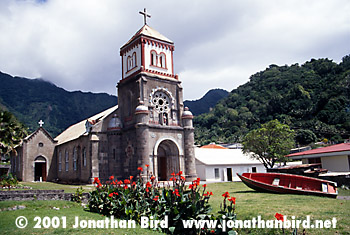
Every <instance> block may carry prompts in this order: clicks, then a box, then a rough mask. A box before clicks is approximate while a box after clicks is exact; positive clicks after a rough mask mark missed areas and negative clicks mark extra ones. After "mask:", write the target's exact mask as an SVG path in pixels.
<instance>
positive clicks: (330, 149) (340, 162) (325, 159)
mask: <svg viewBox="0 0 350 235" xmlns="http://www.w3.org/2000/svg"><path fill="white" fill-rule="evenodd" d="M286 157H289V158H290V159H292V160H302V162H303V164H309V163H321V164H322V168H324V169H327V170H329V171H331V172H350V143H342V144H336V145H331V146H327V147H323V148H317V149H311V150H308V151H304V152H299V153H293V154H289V155H287V156H286Z"/></svg>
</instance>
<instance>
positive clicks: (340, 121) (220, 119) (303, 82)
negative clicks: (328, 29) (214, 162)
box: [194, 56, 350, 144]
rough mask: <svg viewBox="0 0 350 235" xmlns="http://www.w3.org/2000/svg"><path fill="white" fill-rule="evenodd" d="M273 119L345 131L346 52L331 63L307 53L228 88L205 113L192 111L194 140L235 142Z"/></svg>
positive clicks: (349, 91) (319, 132)
mask: <svg viewBox="0 0 350 235" xmlns="http://www.w3.org/2000/svg"><path fill="white" fill-rule="evenodd" d="M272 119H278V120H279V121H280V122H283V123H286V124H288V125H290V126H291V128H293V129H295V130H296V132H297V134H298V133H299V132H300V133H302V132H305V130H309V131H311V132H313V133H314V134H316V136H317V137H318V138H328V139H331V140H334V141H340V140H342V139H345V138H349V137H350V56H345V57H344V58H343V59H342V62H341V63H339V64H337V63H334V62H333V61H331V60H329V59H318V60H315V59H312V60H311V61H308V62H306V63H304V64H303V65H299V64H294V65H291V66H287V65H285V66H277V65H270V66H269V68H267V69H266V70H264V71H261V72H258V73H256V74H254V75H252V76H251V77H250V81H249V82H247V83H246V84H244V85H242V86H240V87H238V88H237V89H234V90H233V91H231V92H230V94H229V95H228V96H227V97H226V98H224V99H222V100H221V101H220V102H219V103H218V104H217V105H216V106H215V107H214V109H212V110H211V111H210V112H209V113H205V114H202V115H200V116H197V117H195V119H194V124H195V127H196V129H195V139H196V141H197V144H206V143H209V142H239V141H240V140H241V138H242V137H243V136H244V135H245V134H246V133H248V132H249V130H252V129H256V128H259V127H260V125H261V124H262V123H265V122H268V121H270V120H272Z"/></svg>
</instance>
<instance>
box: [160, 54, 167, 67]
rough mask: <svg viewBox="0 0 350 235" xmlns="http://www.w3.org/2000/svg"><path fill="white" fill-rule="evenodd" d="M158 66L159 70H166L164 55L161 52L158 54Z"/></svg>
mask: <svg viewBox="0 0 350 235" xmlns="http://www.w3.org/2000/svg"><path fill="white" fill-rule="evenodd" d="M159 64H160V65H159V66H160V67H161V68H166V59H165V54H164V53H163V52H162V53H160V55H159Z"/></svg>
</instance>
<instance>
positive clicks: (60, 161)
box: [58, 151, 62, 171]
mask: <svg viewBox="0 0 350 235" xmlns="http://www.w3.org/2000/svg"><path fill="white" fill-rule="evenodd" d="M58 171H62V152H61V151H59V152H58Z"/></svg>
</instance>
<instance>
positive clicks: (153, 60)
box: [151, 50, 158, 66]
mask: <svg viewBox="0 0 350 235" xmlns="http://www.w3.org/2000/svg"><path fill="white" fill-rule="evenodd" d="M157 57H158V56H157V52H156V51H154V50H152V51H151V65H152V66H157V60H158V58H157Z"/></svg>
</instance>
